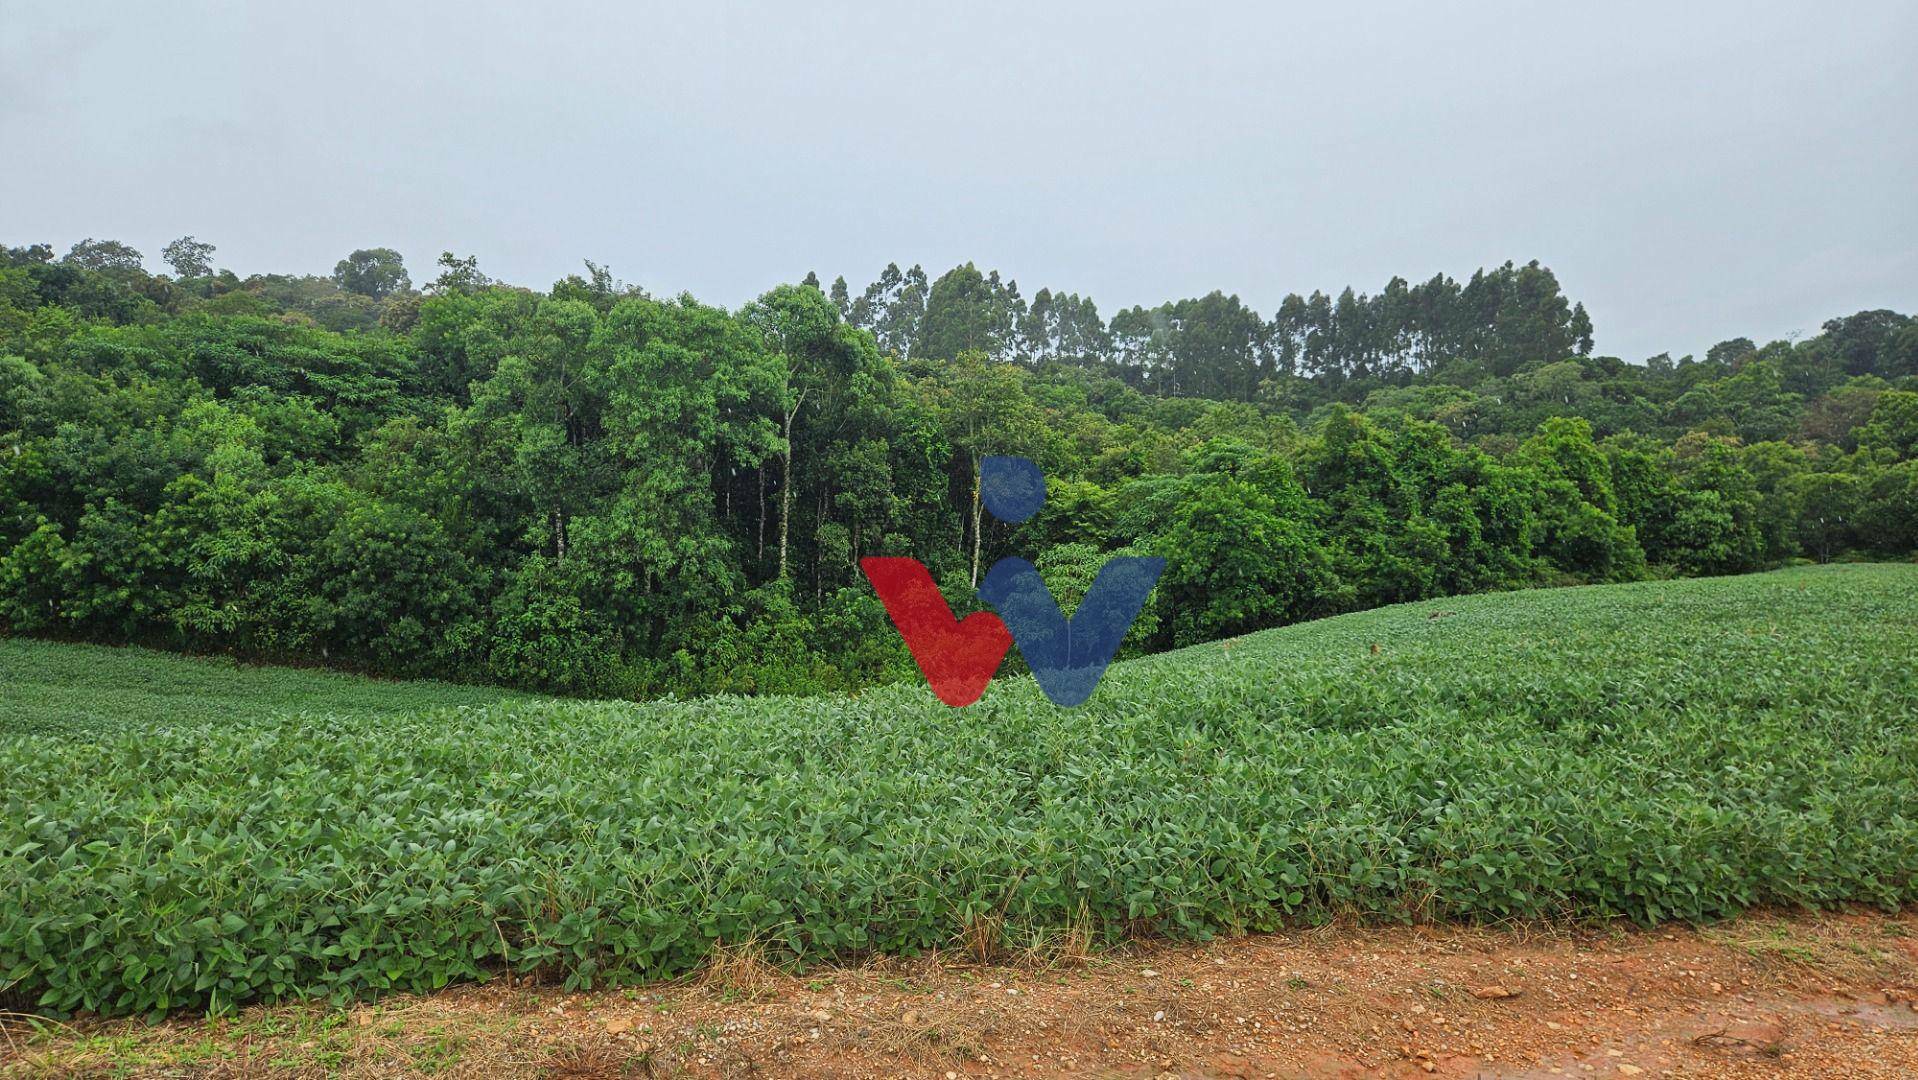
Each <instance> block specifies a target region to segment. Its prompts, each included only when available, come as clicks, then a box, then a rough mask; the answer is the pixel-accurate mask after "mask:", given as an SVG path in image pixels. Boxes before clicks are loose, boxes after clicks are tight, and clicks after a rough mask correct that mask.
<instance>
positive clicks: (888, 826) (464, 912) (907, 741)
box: [0, 565, 1918, 1013]
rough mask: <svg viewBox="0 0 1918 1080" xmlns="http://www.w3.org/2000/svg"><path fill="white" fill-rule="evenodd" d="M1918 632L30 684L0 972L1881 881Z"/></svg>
mask: <svg viewBox="0 0 1918 1080" xmlns="http://www.w3.org/2000/svg"><path fill="white" fill-rule="evenodd" d="M1914 645H1918V567H1913V566H1893V565H1848V566H1837V567H1826V568H1816V569H1801V570H1793V571H1785V572H1779V573H1774V574H1768V575H1760V576H1751V577H1743V578H1726V579H1700V580H1687V581H1674V582H1663V583H1647V584H1636V585H1619V586H1594V587H1586V588H1578V589H1564V590H1551V591H1536V592H1522V593H1510V594H1502V595H1486V596H1476V597H1466V598H1454V599H1446V600H1441V601H1436V602H1427V603H1420V604H1408V605H1401V606H1396V607H1388V608H1382V609H1378V610H1375V611H1370V612H1364V613H1359V614H1353V615H1346V616H1341V617H1337V618H1333V619H1328V620H1324V621H1320V622H1315V623H1305V624H1299V625H1295V626H1291V627H1286V628H1282V629H1278V630H1272V631H1265V632H1262V633H1259V634H1255V635H1252V636H1248V637H1245V638H1240V639H1236V640H1232V641H1227V642H1221V643H1211V644H1206V645H1202V646H1197V647H1194V648H1190V649H1185V650H1181V651H1178V652H1173V653H1167V654H1162V655H1158V656H1152V657H1147V658H1143V659H1138V660H1132V661H1127V662H1124V663H1121V664H1119V665H1117V666H1115V668H1114V669H1113V671H1112V672H1111V673H1110V675H1109V676H1108V678H1107V680H1106V682H1105V683H1104V684H1102V686H1101V687H1100V690H1099V693H1098V694H1097V695H1095V696H1094V698H1093V699H1092V701H1091V702H1090V703H1089V704H1088V705H1087V706H1085V707H1083V708H1080V709H1073V710H1066V709H1058V708H1055V707H1053V706H1051V705H1050V704H1049V703H1047V702H1046V701H1045V699H1044V698H1043V697H1042V696H1041V695H1040V694H1039V693H1038V692H1037V690H1036V688H1035V687H1034V686H1033V685H1032V684H1031V683H1030V681H1029V680H1024V679H1020V680H1010V679H1008V680H1001V681H1000V682H996V683H995V684H994V686H993V688H992V689H991V690H990V691H989V692H988V694H987V696H986V698H985V699H984V700H983V701H982V702H981V703H980V704H979V705H977V706H974V707H973V708H970V709H967V710H963V711H954V710H948V709H945V708H944V707H943V706H940V705H938V704H937V703H936V702H934V701H933V699H932V698H931V696H930V694H929V693H928V692H927V691H925V690H924V688H923V687H915V686H894V687H887V688H882V689H879V690H876V691H867V692H864V693H862V694H860V695H857V696H852V697H838V698H731V697H719V698H708V699H701V700H697V701H690V702H655V703H650V704H628V703H588V702H580V701H566V702H539V701H527V700H523V699H521V700H502V701H497V702H486V701H466V703H463V704H460V705H455V706H448V707H440V708H420V707H418V706H417V705H416V704H413V703H414V702H415V701H416V700H417V697H418V694H419V691H418V690H417V689H414V688H412V687H409V686H407V685H404V684H402V685H399V686H396V687H395V688H394V693H395V694H396V695H399V696H405V697H407V704H408V707H407V708H404V709H402V710H399V711H383V710H380V709H377V708H369V707H366V706H365V703H364V702H359V701H358V699H355V701H356V704H354V706H353V707H349V708H340V709H336V710H333V711H331V712H304V713H298V712H296V713H288V712H283V711H280V708H279V706H278V705H276V704H275V703H274V702H273V701H269V700H266V699H264V698H263V699H262V700H261V702H260V704H259V705H258V707H249V705H248V701H247V695H250V694H252V693H254V692H255V691H254V684H244V685H242V684H236V685H240V689H239V690H237V691H236V698H235V700H234V701H233V702H232V703H231V705H230V706H228V707H221V706H219V705H217V704H215V703H211V702H208V703H203V704H202V705H201V706H199V707H196V708H194V709H192V710H182V711H181V712H180V713H178V714H173V713H168V712H165V711H163V710H155V711H153V712H150V713H149V714H147V715H145V716H142V717H139V718H138V719H135V720H125V719H119V718H116V717H114V716H112V715H111V714H107V713H91V712H88V711H87V710H86V709H85V708H84V707H79V706H76V707H73V708H68V709H63V708H62V706H61V705H60V704H59V701H58V699H57V698H56V697H54V696H53V695H42V696H41V697H39V698H36V699H34V700H37V701H39V702H40V704H39V705H38V706H33V707H23V708H22V709H21V710H18V711H17V713H16V715H13V716H11V717H10V719H9V724H8V725H7V727H6V728H5V729H0V731H3V733H0V778H4V783H0V893H3V895H0V901H4V902H3V903H0V993H4V995H5V996H6V998H7V999H9V1001H8V1002H7V1004H8V1005H10V1006H13V1007H25V1008H32V1009H37V1010H42V1011H49V1012H55V1013H66V1012H73V1011H78V1010H93V1011H98V1012H102V1013H157V1012H162V1011H165V1010H170V1009H176V1008H183V1007H188V1008H195V1009H201V1008H205V1009H213V1010H222V1009H226V1008H228V1007H231V1006H233V1005H235V1004H237V1003H240V1002H244V1001H249V1000H256V999H278V998H287V997H300V996H316V995H325V996H331V997H335V998H345V997H352V996H361V995H371V994H377V993H380V992H384V991H392V990H408V991H418V990H428V989H432V988H436V987H440V986H444V985H446V984H448V983H449V982H454V981H464V980H476V979H486V978H489V977H493V976H496V975H498V974H500V973H502V972H507V971H512V972H522V973H531V972H538V973H540V974H542V975H546V976H549V977H553V978H563V979H564V981H565V982H566V983H567V984H568V985H570V986H584V985H597V984H602V983H605V982H608V981H621V980H629V979H644V978H652V977H658V976H665V975H671V974H674V973H677V972H681V971H685V970H687V969H689V968H691V967H692V966H694V965H696V964H698V963H699V962H700V961H701V959H702V958H703V957H704V956H705V955H706V954H707V952H708V951H709V950H710V949H711V948H712V947H713V945H714V943H716V942H741V941H747V940H756V941H758V942H761V943H764V944H766V945H768V946H770V947H771V948H773V949H774V950H775V951H776V952H780V953H783V954H786V955H789V956H791V957H795V958H799V959H801V960H806V961H812V960H823V959H828V958H842V957H848V956H855V955H858V954H861V953H865V952H869V951H874V950H884V951H889V952H896V951H912V950H919V949H929V948H934V947H943V946H949V945H952V944H953V943H955V942H956V941H959V940H961V939H969V940H974V941H976V940H979V939H980V938H981V937H982V936H984V937H985V938H986V939H987V940H998V941H1001V942H1004V943H1029V942H1034V941H1042V940H1044V939H1045V938H1046V937H1047V936H1048V935H1051V934H1055V933H1060V932H1067V931H1071V932H1080V933H1091V934H1092V935H1094V936H1095V937H1096V938H1098V939H1101V940H1112V939H1115V938H1118V937H1121V936H1124V935H1127V934H1162V935H1170V936H1176V937H1190V938H1203V937H1205V936H1208V935H1212V934H1217V933H1222V932H1223V933H1230V932H1236V931H1241V930H1245V929H1255V928H1266V927H1273V926H1277V925H1280V924H1284V923H1296V922H1310V921H1316V920H1324V919H1327V918H1331V917H1334V916H1350V917H1357V918H1362V919H1367V920H1408V919H1438V918H1458V919H1503V918H1509V917H1537V916H1573V917H1589V918H1611V917H1623V918H1628V919H1632V920H1636V921H1639V922H1644V923H1653V922H1657V921H1661V920H1667V919H1706V918H1711V917H1714V916H1720V915H1724V914H1727V913H1731V912H1735V911H1738V910H1740V909H1743V908H1746V907H1748V906H1751V905H1754V904H1786V905H1819V904H1829V903H1835V902H1841V901H1858V902H1869V903H1875V904H1882V905H1887V906H1889V905H1896V904H1900V903H1904V902H1909V901H1910V900H1912V899H1913V898H1914V897H1915V896H1918V883H1914V879H1913V874H1914V869H1918V728H1915V727H1914V724H1913V722H1912V719H1913V717H1914V716H1918V677H1914V676H1913V674H1912V672H1911V666H1910V658H1911V656H1912V653H1913V647H1914ZM6 647H7V648H9V649H11V648H14V647H15V646H14V645H12V644H9V645H7V646H6ZM33 647H35V648H39V649H55V650H57V649H61V648H69V647H66V646H51V645H38V646H33ZM143 662H144V661H143ZM171 662H173V663H178V664H182V665H185V664H190V663H193V662H192V661H186V660H179V661H171ZM113 673H114V667H113V665H111V664H103V665H100V667H99V673H98V675H97V678H98V680H99V683H98V685H97V686H96V687H94V690H95V691H97V692H98V693H101V694H107V693H111V692H112V689H113V688H112V680H113ZM189 681H191V680H189ZM76 693H77V694H78V696H79V697H80V698H84V697H85V694H86V686H85V684H84V683H79V684H77V687H76ZM462 700H465V699H462ZM35 710H38V712H37V714H36V713H35ZM76 714H77V715H76Z"/></svg>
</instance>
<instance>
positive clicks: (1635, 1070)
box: [1618, 1064, 1645, 1076]
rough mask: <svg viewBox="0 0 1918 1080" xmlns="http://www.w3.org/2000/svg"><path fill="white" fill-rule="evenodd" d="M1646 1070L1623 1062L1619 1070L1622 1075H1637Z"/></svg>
mask: <svg viewBox="0 0 1918 1080" xmlns="http://www.w3.org/2000/svg"><path fill="white" fill-rule="evenodd" d="M1644 1071H1645V1070H1644V1069H1641V1068H1639V1067H1638V1066H1636V1065H1624V1064H1621V1065H1619V1067H1618V1072H1619V1075H1620V1076H1637V1075H1639V1074H1640V1073H1643V1072H1644Z"/></svg>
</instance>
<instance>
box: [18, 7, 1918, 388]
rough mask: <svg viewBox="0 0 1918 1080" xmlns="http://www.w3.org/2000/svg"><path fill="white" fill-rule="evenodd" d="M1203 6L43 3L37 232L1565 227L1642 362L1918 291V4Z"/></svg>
mask: <svg viewBox="0 0 1918 1080" xmlns="http://www.w3.org/2000/svg"><path fill="white" fill-rule="evenodd" d="M1190 6H1191V5H1172V4H1165V5H1162V6H1147V5H1134V4H1128V3H1122V2H1110V0H1108V2H1103V3H1083V4H1081V3H1072V4H1051V5H1048V4H1041V3H1037V2H1029V3H1010V4H1004V5H999V4H993V3H983V2H977V0H975V2H969V3H963V4H958V3H950V2H948V3H942V4H937V5H925V6H920V5H916V4H911V3H902V2H894V3H889V4H876V3H873V4H839V3H833V2H824V0H809V2H806V3H801V4H792V3H754V4H728V3H685V2H680V3H674V4H671V5H657V6H655V5H650V4H645V3H608V4H599V3H590V2H584V0H575V2H572V3H567V4H561V5H539V4H532V3H522V4H516V5H512V6H510V7H509V6H504V5H500V6H494V5H489V4H484V3H476V2H471V0H468V2H462V3H447V4H438V3H434V4H391V3H379V4H364V5H361V4H356V3H343V2H338V0H329V2H328V3H327V4H325V5H321V6H318V7H315V6H313V5H267V4H253V3H248V4H242V3H233V4H194V3H167V4H126V3H112V4H106V3H100V4H94V3H76V2H72V0H67V2H61V3H54V2H51V0H33V2H26V0H0V148H3V149H4V153H3V154H0V243H10V244H21V243H28V242H35V241H48V242H52V243H54V244H56V245H57V246H58V247H59V248H61V249H62V250H64V249H65V247H66V246H67V245H69V244H71V243H72V242H73V241H75V240H78V239H80V238H82V237H85V236H97V237H115V238H119V239H123V240H126V241H128V242H129V243H132V244H133V245H134V246H136V247H138V248H140V249H142V250H143V251H145V252H147V254H148V255H149V265H150V266H152V267H153V268H155V269H158V268H160V263H159V259H158V254H159V250H160V248H161V247H162V246H163V245H164V244H165V243H166V241H167V240H169V239H171V238H173V237H176V236H178V235H180V234H182V233H192V234H195V235H196V236H198V237H199V238H200V239H202V240H208V241H212V242H213V243H215V244H217V245H219V253H218V256H217V257H216V261H217V262H218V263H220V264H221V265H225V266H230V267H231V268H233V269H234V270H236V271H238V272H239V273H242V274H246V273H251V272H256V271H267V270H278V271H289V272H315V273H324V272H327V271H328V270H330V268H331V267H332V265H333V263H334V261H336V260H337V259H338V258H339V257H340V256H341V255H343V254H345V253H346V252H347V251H349V250H351V249H353V248H355V247H366V246H376V245H385V246H391V247H396V248H398V249H399V250H400V251H401V252H402V253H404V254H405V256H406V258H407V262H408V265H409V266H411V267H412V268H413V270H414V273H415V277H416V279H426V278H430V277H431V276H432V271H431V270H430V269H429V268H430V266H431V264H432V262H433V260H434V258H435V257H436V256H437V255H438V253H439V252H440V251H441V250H443V249H451V250H453V251H456V252H459V253H461V254H472V255H476V256H478V258H479V260H480V265H481V268H482V269H484V270H486V271H488V272H490V273H492V274H494V275H495V276H499V277H504V278H507V279H509V280H513V281H516V282H520V283H525V284H533V285H540V286H544V285H545V284H547V283H550V282H551V281H553V280H554V279H556V278H558V277H560V276H563V275H564V274H566V273H569V272H571V271H573V270H576V269H578V267H579V260H581V259H583V258H590V259H593V260H595V261H597V262H601V263H607V264H610V265H611V266H612V268H613V270H614V272H615V273H616V274H617V275H618V276H619V277H621V278H624V279H626V280H628V281H632V282H634V283H637V284H641V285H644V286H646V287H647V288H649V289H652V290H654V291H655V292H661V291H664V292H678V291H680V290H690V291H691V292H693V293H694V294H696V295H698V296H699V297H700V298H702V299H705V300H708V301H712V302H716V303H723V304H727V305H733V304H738V303H741V302H743V301H745V300H747V299H750V298H751V297H752V296H754V295H756V294H757V293H758V292H760V291H762V290H763V289H765V288H766V287H768V286H769V285H771V284H774V283H776V282H778V281H782V280H793V279H797V278H798V277H800V276H802V275H803V274H804V273H805V272H806V271H807V270H809V269H817V270H818V271H819V272H820V274H821V275H822V277H824V278H826V279H827V280H830V279H831V278H832V277H833V276H834V275H835V274H844V275H846V277H847V279H848V280H849V281H851V282H852V283H853V286H854V288H855V289H857V288H859V287H860V286H862V285H863V284H864V283H865V282H866V281H868V280H870V279H871V278H872V277H874V276H875V275H876V274H877V272H878V271H879V269H880V268H881V267H883V266H884V265H885V264H886V263H887V262H888V261H898V262H899V263H900V264H901V265H902V266H904V265H909V264H911V263H914V262H918V263H922V264H924V265H925V266H926V267H927V269H928V270H929V271H931V272H932V273H935V274H936V273H938V272H939V271H940V270H942V269H944V268H946V267H948V266H950V265H952V264H954V263H956V262H960V261H963V260H967V259H970V260H973V261H974V262H977V263H979V264H980V265H981V266H982V267H984V266H991V267H998V268H1000V269H1002V270H1003V271H1005V272H1006V273H1008V274H1009V275H1010V276H1012V277H1014V278H1016V279H1017V280H1018V281H1019V282H1020V284H1021V285H1022V287H1023V288H1024V289H1025V291H1026V292H1027V293H1028V294H1030V293H1031V292H1033V291H1035V290H1036V289H1037V288H1038V287H1039V286H1040V285H1049V286H1051V287H1053V288H1055V289H1061V288H1063V289H1067V290H1072V291H1077V292H1089V293H1091V294H1092V295H1093V296H1094V297H1095V298H1096V299H1097V300H1098V301H1099V304H1100V307H1101V310H1102V311H1104V312H1105V313H1107V314H1108V315H1109V314H1111V313H1112V312H1113V311H1115V310H1117V309H1118V308H1120V307H1123V306H1129V305H1131V304H1135V303H1146V304H1152V303H1156V302H1158V301H1161V300H1165V299H1169V298H1174V297H1179V296H1189V295H1197V294H1201V293H1204V292H1207V291H1210V290H1212V289H1215V288H1216V289H1223V290H1226V291H1228V292H1235V293H1237V294H1239V295H1240V296H1241V297H1242V298H1244V299H1245V300H1246V301H1247V302H1248V303H1250V304H1252V305H1253V306H1255V307H1257V308H1258V309H1259V310H1261V311H1265V312H1270V311H1271V310H1272V309H1273V308H1274V307H1275V306H1276V305H1277V303H1278V300H1279V299H1280V298H1281V297H1282V296H1283V295H1284V294H1285V293H1287V292H1289V291H1294V290H1296V291H1301V292H1306V291H1310V290H1311V289H1314V288H1323V289H1326V290H1328V291H1332V290H1336V289H1337V288H1339V287H1341V286H1343V285H1346V284H1348V283H1349V284H1353V285H1356V286H1358V287H1359V288H1360V289H1361V290H1363V291H1374V290H1376V289H1377V288H1378V287H1379V286H1381V285H1382V284H1383V283H1384V282H1385V281H1386V280H1387V279H1388V278H1389V277H1391V276H1392V275H1394V274H1400V275H1403V276H1405V277H1407V278H1410V279H1413V280H1418V279H1420V278H1423V277H1429V276H1430V275H1432V274H1433V273H1435V272H1440V271H1443V272H1446V273H1450V274H1454V275H1457V276H1460V277H1463V276H1465V275H1467V274H1469V273H1470V272H1471V271H1472V269H1473V268H1475V267H1477V266H1480V265H1485V264H1493V263H1499V262H1503V261H1504V260H1506V259H1515V260H1518V261H1521V262H1522V261H1524V260H1527V259H1532V258H1536V259H1539V260H1541V261H1543V262H1544V263H1546V264H1547V265H1549V266H1551V267H1552V268H1553V269H1554V270H1555V271H1557V273H1558V275H1559V277H1560V279H1561V281H1563V282H1564V284H1565V287H1566V289H1567V291H1568V292H1569V293H1570V294H1571V295H1573V296H1574V297H1576V298H1578V299H1582V300H1583V301H1584V302H1585V303H1586V305H1587V307H1588V308H1590V310H1591V312H1592V316H1593V319H1594V321H1595V322H1596V324H1597V327H1598V347H1599V351H1601V352H1605V353H1611V354H1615V355H1619V356H1624V357H1626V358H1628V359H1633V360H1637V359H1642V358H1643V357H1645V356H1648V355H1650V354H1653V353H1656V352H1661V351H1666V350H1670V351H1671V352H1673V353H1674V354H1679V353H1684V352H1697V353H1702V352H1703V350H1704V349H1705V347H1707V346H1709V345H1710V344H1711V343H1712V342H1714V341H1717V340H1720V339H1722V338H1725V337H1729V336H1734V335H1738V334H1745V335H1749V336H1751V337H1755V338H1759V339H1760V340H1763V339H1766V338H1770V337H1779V336H1785V335H1788V334H1790V333H1792V332H1794V331H1811V332H1815V330H1816V329H1817V326H1818V324H1819V323H1820V322H1821V321H1823V320H1824V319H1825V318H1827V317H1829V316H1831V315H1835V314H1840V313H1846V312H1850V311H1854V310H1858V309H1860V308H1867V307H1894V308H1897V309H1899V310H1903V311H1912V310H1914V309H1918V122H1915V118H1918V64H1915V63H1914V62H1913V59H1912V58H1913V51H1912V42H1913V41H1914V40H1918V6H1914V5H1913V4H1911V3H1909V2H1908V0H1891V2H1863V3H1847V4H1844V5H1831V4H1823V3H1820V4H1812V3H1803V4H1797V3H1794V4H1782V3H1772V4H1766V3H1757V4H1751V3H1746V4H1734V3H1721V2H1718V0H1707V2H1697V3H1690V4H1685V5H1671V4H1666V3H1660V4H1644V5H1624V6H1614V5H1606V6H1607V7H1610V8H1612V10H1611V11H1609V12H1607V13H1604V14H1599V13H1585V12H1576V13H1574V12H1570V11H1564V10H1558V9H1559V8H1562V7H1565V6H1566V5H1547V4H1537V3H1524V4H1516V3H1513V4H1475V5H1452V4H1431V3H1406V4H1401V3H1373V4H1368V5H1364V6H1363V9H1362V10H1354V5H1348V4H1335V3H1329V2H1327V3H1317V4H1312V5H1281V4H1273V3H1243V4H1239V3H1234V4H1215V5H1205V6H1204V10H1190V11H1187V10H1180V8H1185V7H1190ZM1585 6H1594V7H1595V6H1597V5H1585ZM542 9H545V10H542ZM315 11H323V12H324V13H323V14H315V13H314V12H315Z"/></svg>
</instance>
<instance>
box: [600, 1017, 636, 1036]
mask: <svg viewBox="0 0 1918 1080" xmlns="http://www.w3.org/2000/svg"><path fill="white" fill-rule="evenodd" d="M631 1030H633V1022H632V1021H631V1020H629V1019H627V1018H626V1017H624V1016H609V1017H607V1018H606V1033H607V1034H608V1035H624V1034H626V1033H627V1032H629V1031H631Z"/></svg>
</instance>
